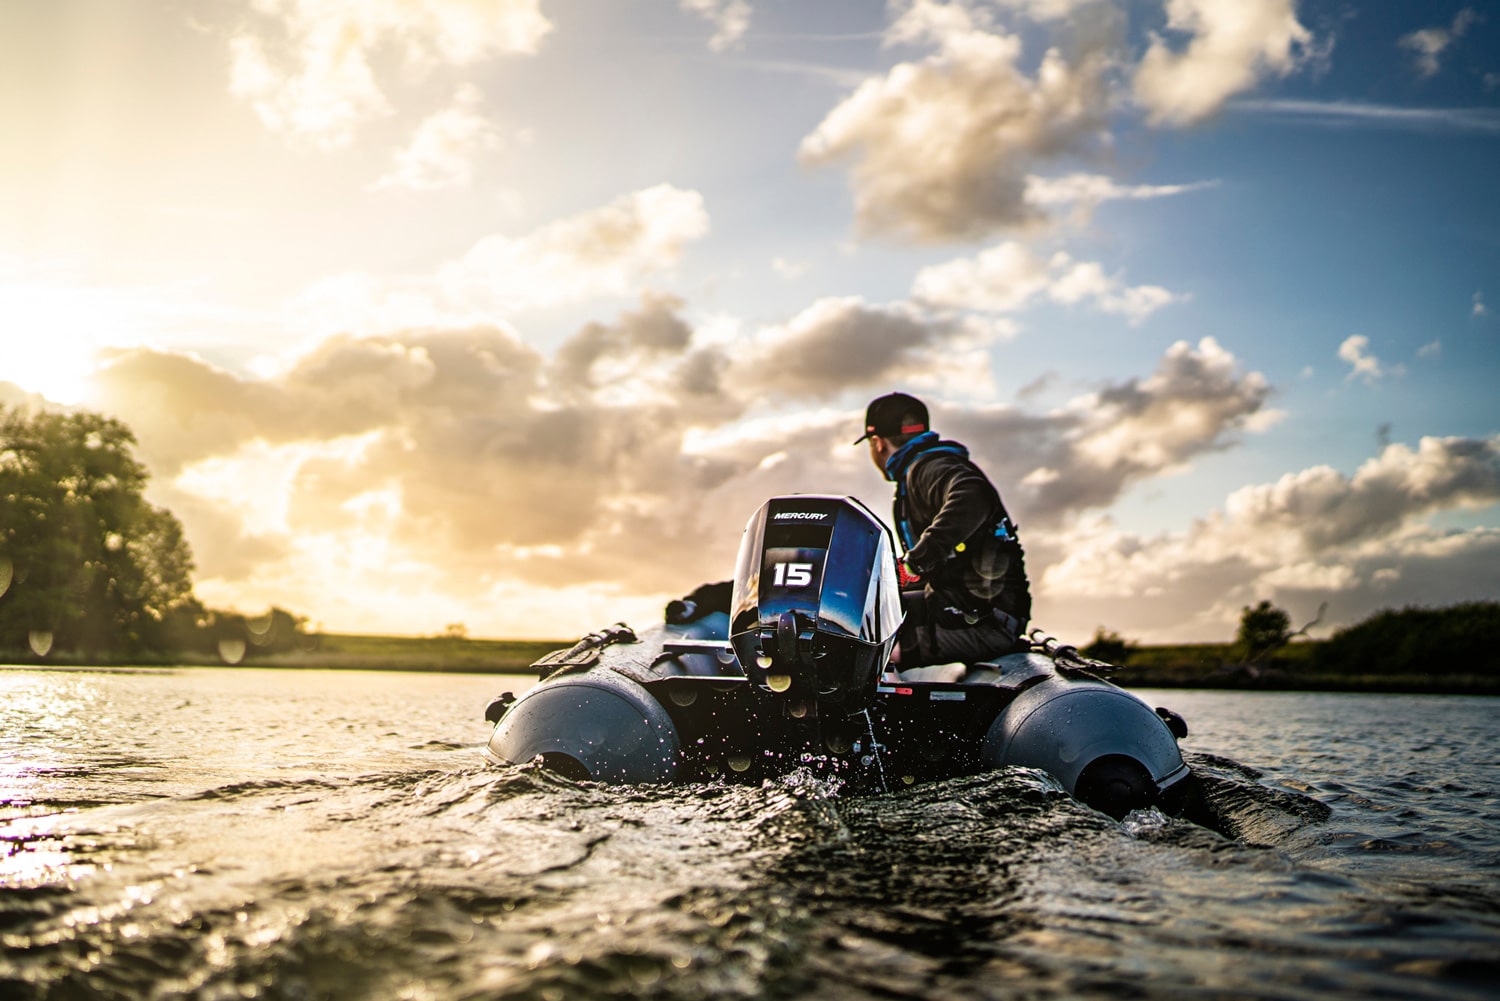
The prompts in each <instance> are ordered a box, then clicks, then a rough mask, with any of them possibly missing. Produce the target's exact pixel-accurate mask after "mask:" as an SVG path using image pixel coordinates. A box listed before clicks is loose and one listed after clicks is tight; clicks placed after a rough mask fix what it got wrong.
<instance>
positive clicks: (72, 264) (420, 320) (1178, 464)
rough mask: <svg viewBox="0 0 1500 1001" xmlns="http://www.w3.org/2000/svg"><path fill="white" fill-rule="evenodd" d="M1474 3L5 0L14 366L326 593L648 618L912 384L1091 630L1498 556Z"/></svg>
mask: <svg viewBox="0 0 1500 1001" xmlns="http://www.w3.org/2000/svg"><path fill="white" fill-rule="evenodd" d="M1467 9H1468V8H1466V7H1464V5H1463V4H1462V3H1455V4H1447V5H1438V6H1432V5H1390V4H1386V5H1362V4H1356V5H1355V7H1354V9H1353V10H1352V11H1351V10H1346V9H1345V7H1344V6H1341V5H1339V4H1336V3H1333V2H1332V0H1255V2H1253V3H1249V2H1241V0H1234V2H1230V0H1194V2H1192V3H1186V4H1184V3H1168V4H1163V3H1161V2H1160V0H1141V2H1136V0H1076V2H1075V0H1069V2H1056V0H1004V2H1001V0H948V2H943V0H898V2H895V3H892V4H889V5H886V4H872V3H867V2H858V0H834V2H828V3H818V4H806V3H794V2H783V0H751V2H748V3H735V4H707V3H702V2H696V0H694V2H688V0H650V2H645V3H639V4H620V3H611V2H607V0H578V2H570V3H560V2H557V3H554V2H551V0H496V2H492V3H482V4H476V3H473V2H470V0H422V2H420V3H401V4H392V3H380V4H347V3H335V2H329V0H284V2H276V3H265V2H250V0H236V2H231V3H227V4H220V5H210V6H209V7H206V8H203V9H197V8H195V9H194V10H193V11H192V12H191V13H189V12H187V11H186V10H185V9H184V8H181V7H180V6H178V5H172V4H132V5H121V4H115V3H111V2H107V0H53V2H48V3H44V4H9V5H5V6H4V7H3V9H0V95H3V96H0V129H3V130H4V144H3V148H4V150H5V152H4V153H3V154H0V218H3V219H4V220H5V224H4V225H3V226H0V404H5V405H17V406H56V407H72V406H78V407H85V408H89V409H95V410H100V411H103V412H105V413H108V414H111V415H113V416H116V417H118V418H120V419H121V420H123V421H124V422H125V423H126V424H128V425H129V426H130V427H131V429H132V430H133V431H134V433H135V435H136V437H137V439H138V442H139V444H138V455H139V457H140V458H141V460H142V461H143V462H145V463H146V465H147V466H148V468H149V469H150V471H151V474H152V480H151V485H150V488H149V496H150V498H151V500H152V501H153V503H156V504H159V505H163V506H165V507H167V508H169V509H170V510H171V511H172V512H173V513H174V514H176V515H177V516H178V517H179V518H180V519H181V521H182V522H183V524H184V526H185V528H186V532H187V537H188V541H189V543H190V545H191V547H192V550H193V553H194V558H195V562H196V567H197V568H196V572H195V578H194V579H195V581H196V584H197V592H198V594H199V596H200V597H202V598H203V599H204V600H205V601H208V602H209V603H210V604H214V605H218V606H222V607H236V608H241V609H244V610H247V611H258V610H261V609H264V608H265V607H266V606H268V605H270V604H276V605H280V606H282V607H285V608H288V609H289V610H291V611H293V612H295V613H297V614H300V615H306V616H308V617H309V618H310V619H311V620H312V621H314V622H316V623H318V624H320V625H321V626H322V627H324V628H327V629H332V630H343V631H370V632H400V633H436V632H440V631H441V630H442V629H443V628H445V626H447V625H448V624H451V623H459V622H462V623H464V624H466V626H467V628H468V630H469V633H470V634H471V635H476V636H517V637H521V636H546V637H563V636H569V635H573V634H578V633H582V632H585V631H588V630H590V629H593V628H596V627H597V626H599V625H600V624H603V623H607V622H611V621H615V620H617V619H621V618H626V617H628V616H629V615H637V616H647V617H649V616H651V615H655V614H658V613H659V610H660V606H661V604H662V603H663V602H664V601H665V600H667V599H668V598H670V597H672V596H675V595H678V594H681V593H685V592H686V591H688V590H691V589H692V588H693V587H694V586H696V585H697V584H699V583H701V582H703V581H705V580H712V579H722V578H723V577H725V576H727V575H728V574H729V573H730V572H731V570H732V561H733V557H734V553H735V549H736V546H737V544H738V540H739V535H740V532H741V529H742V527H743V525H744V522H745V519H746V518H747V517H748V516H749V515H750V514H751V513H752V512H753V511H754V510H755V509H756V507H757V506H758V505H759V504H760V503H761V502H762V501H763V500H764V499H765V498H766V497H767V496H769V495H772V494H776V493H789V492H823V493H839V494H851V495H854V496H857V497H859V498H860V499H861V500H862V501H864V502H865V503H866V504H868V505H869V506H870V507H872V508H873V509H874V510H876V511H880V512H885V511H887V510H888V509H889V508H888V505H889V490H890V485H889V484H887V483H885V482H884V481H883V480H882V479H881V478H880V474H879V473H878V472H877V471H876V470H875V469H873V468H872V467H871V465H870V462H869V457H868V455H867V454H866V453H865V451H864V449H863V448H851V447H850V446H849V442H850V441H852V440H853V439H854V437H855V436H856V435H857V434H858V426H859V423H860V415H861V413H862V410H863V407H864V404H865V402H866V401H867V400H868V399H869V398H870V397H872V396H874V395H877V394H880V393H884V392H887V391H890V390H892V389H903V390H906V391H909V392H913V393H916V394H917V395H920V396H922V397H924V398H925V399H927V400H928V401H929V403H930V404H931V406H932V410H933V413H934V419H935V424H936V427H937V429H938V430H939V431H941V432H943V433H944V434H945V435H947V436H951V437H953V438H955V439H958V440H960V441H962V442H964V443H965V444H967V445H968V446H969V447H970V448H971V449H972V450H973V453H974V455H975V457H976V458H977V459H978V460H979V461H980V463H981V464H982V465H983V466H984V467H985V468H986V470H987V471H988V472H989V473H990V475H991V476H992V478H993V479H994V480H995V481H996V483H997V484H998V486H999V487H1000V489H1001V491H1002V493H1003V494H1004V496H1005V499H1006V503H1007V506H1008V507H1009V509H1010V510H1011V512H1012V514H1013V515H1014V516H1015V518H1016V520H1017V521H1018V522H1019V523H1020V524H1021V525H1022V535H1023V539H1024V541H1025V544H1026V551H1027V562H1028V567H1029V568H1030V570H1031V574H1032V580H1033V584H1034V593H1035V596H1036V601H1037V613H1036V616H1035V621H1036V623H1037V624H1038V625H1040V626H1042V627H1043V628H1045V629H1047V630H1049V631H1051V632H1055V633H1058V634H1059V635H1064V636H1067V637H1069V638H1070V639H1073V640H1076V641H1084V640H1086V639H1087V638H1088V636H1089V635H1090V634H1091V633H1092V632H1093V630H1094V629H1095V628H1096V627H1097V626H1101V625H1102V626H1106V627H1108V628H1111V629H1115V630H1118V631H1120V632H1121V633H1122V634H1124V635H1126V636H1128V637H1131V638H1134V639H1140V640H1144V641H1165V640H1187V639H1222V638H1225V637H1227V636H1228V635H1230V634H1231V633H1232V631H1233V628H1234V623H1235V622H1236V621H1237V618H1238V615H1239V612H1240V610H1241V608H1243V607H1244V606H1246V605H1250V604H1253V603H1255V602H1256V601H1259V600H1261V599H1270V600H1273V601H1275V602H1277V603H1278V604H1280V605H1282V606H1284V607H1286V608H1287V609H1288V610H1289V611H1290V613H1291V614H1292V616H1293V618H1294V619H1297V620H1298V621H1299V623H1300V622H1301V621H1306V620H1308V619H1310V618H1312V616H1313V614H1315V612H1316V610H1317V608H1318V607H1319V605H1320V604H1322V603H1324V602H1327V603H1328V604H1329V613H1328V616H1327V619H1326V622H1327V623H1328V624H1329V625H1338V624H1342V623H1346V622H1351V621H1354V620H1357V619H1359V618H1361V617H1363V616H1365V615H1368V614H1369V613H1371V612H1372V611H1374V610H1376V609H1378V608H1382V607H1398V606H1402V605H1408V604H1426V605H1436V604H1444V603H1449V602H1454V601H1459V600H1467V599H1474V598H1495V597H1500V592H1497V587H1500V583H1497V580H1500V578H1497V577H1496V575H1495V574H1494V572H1493V569H1492V568H1493V567H1494V566H1495V565H1496V561H1497V560H1500V409H1497V407H1496V405H1495V393H1494V389H1493V386H1494V383H1495V381H1496V377H1497V376H1500V327H1497V325H1496V321H1495V316H1494V313H1493V307H1492V304H1493V303H1494V302H1495V301H1497V299H1500V287H1497V281H1500V279H1497V275H1500V236H1497V234H1500V200H1497V199H1496V198H1495V197H1494V165H1495V163H1497V162H1500V105H1497V96H1500V61H1497V58H1496V56H1495V53H1497V52H1500V44H1496V40H1497V39H1500V19H1496V18H1493V17H1491V18H1488V19H1486V18H1483V17H1478V16H1474V14H1473V13H1472V12H1470V13H1469V14H1465V13H1464V11H1466V10H1467ZM1454 24H1461V25H1462V26H1463V30H1462V31H1459V32H1455V31H1454V30H1453V27H1452V26H1453V25H1454ZM1413 39H1415V41H1413ZM1439 43H1441V44H1439Z"/></svg>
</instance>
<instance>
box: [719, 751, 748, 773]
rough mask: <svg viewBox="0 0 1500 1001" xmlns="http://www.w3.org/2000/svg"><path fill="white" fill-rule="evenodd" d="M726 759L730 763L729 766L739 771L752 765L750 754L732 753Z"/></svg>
mask: <svg viewBox="0 0 1500 1001" xmlns="http://www.w3.org/2000/svg"><path fill="white" fill-rule="evenodd" d="M725 760H726V761H727V762H728V763H729V767H730V768H732V769H734V770H735V771H737V772H742V771H744V770H745V769H747V768H749V767H750V755H748V754H731V755H730V756H729V757H728V758H726V759H725Z"/></svg>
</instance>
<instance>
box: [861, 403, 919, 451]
mask: <svg viewBox="0 0 1500 1001" xmlns="http://www.w3.org/2000/svg"><path fill="white" fill-rule="evenodd" d="M927 429H928V428H927V406H926V404H924V403H923V402H922V401H921V400H919V399H917V398H916V397H915V396H907V395H906V394H905V393H888V394H886V395H885V396H882V397H879V398H877V399H874V400H871V401H870V405H869V406H868V407H866V408H865V433H864V434H862V435H860V436H859V437H858V438H856V439H854V444H856V445H858V444H859V443H860V442H862V441H864V440H865V439H866V438H868V437H870V436H871V435H879V436H880V437H882V438H894V437H896V436H897V435H903V434H921V433H922V432H923V431H926V430H927Z"/></svg>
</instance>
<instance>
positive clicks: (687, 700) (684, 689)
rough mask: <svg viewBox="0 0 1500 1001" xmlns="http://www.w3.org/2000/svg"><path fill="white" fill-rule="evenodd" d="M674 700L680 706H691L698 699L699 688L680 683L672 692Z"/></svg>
mask: <svg viewBox="0 0 1500 1001" xmlns="http://www.w3.org/2000/svg"><path fill="white" fill-rule="evenodd" d="M670 694H671V697H672V701H673V702H674V703H676V704H677V705H679V706H690V705H692V704H693V703H694V702H697V701H698V689H697V688H694V687H693V686H692V685H678V686H676V687H674V688H673V689H672V690H671V692H670Z"/></svg>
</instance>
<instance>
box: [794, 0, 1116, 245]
mask: <svg viewBox="0 0 1500 1001" xmlns="http://www.w3.org/2000/svg"><path fill="white" fill-rule="evenodd" d="M886 42H887V44H888V45H930V46H932V47H934V48H935V50H936V51H934V52H933V53H932V54H931V55H929V56H927V57H926V58H924V59H922V60H920V61H917V62H902V63H899V64H897V65H896V66H894V67H893V68H892V69H891V70H890V71H889V72H888V73H887V74H886V75H884V76H883V77H876V78H871V79H869V80H866V81H865V82H864V83H862V84H861V85H860V86H859V87H858V89H856V90H855V91H854V93H853V94H851V95H850V96H849V97H848V98H846V99H845V100H844V101H843V102H842V103H840V104H839V105H838V106H837V107H835V108H834V109H833V111H831V112H829V114H828V115H827V117H825V118H824V119H823V121H822V122H821V123H820V124H819V125H818V127H817V128H816V129H815V130H813V132H812V133H811V134H809V135H808V136H807V137H805V138H804V139H803V140H802V144H801V147H800V149H799V157H800V159H801V160H802V162H804V163H807V164H811V165H814V166H822V165H827V164H832V163H837V162H843V161H846V160H855V161H857V162H856V163H855V166H854V168H853V173H852V179H851V183H852V187H853V191H854V199H855V212H856V219H857V222H858V225H859V227H860V229H861V230H862V231H864V232H866V233H872V234H879V235H884V236H895V237H906V238H913V239H917V240H923V241H931V242H937V241H945V240H955V239H970V238H974V237H979V236H983V235H985V234H987V233H990V232H993V231H995V230H997V229H1001V228H1006V227H1017V226H1024V225H1027V224H1030V223H1035V222H1037V221H1039V220H1040V219H1041V218H1042V214H1041V213H1040V211H1039V210H1038V209H1037V207H1036V206H1034V205H1031V204H1029V203H1028V202H1027V200H1026V191H1027V183H1028V181H1027V178H1028V175H1029V173H1030V172H1031V170H1032V168H1033V167H1034V166H1035V165H1036V164H1037V163H1039V162H1042V161H1046V160H1049V159H1052V158H1055V157H1058V156H1061V155H1063V154H1066V153H1070V152H1079V151H1082V150H1084V149H1085V148H1086V147H1087V146H1088V145H1089V144H1090V142H1092V141H1094V140H1097V139H1098V138H1099V137H1100V136H1101V134H1102V132H1103V128H1104V122H1105V113H1106V110H1107V92H1106V87H1105V79H1104V76H1105V71H1106V69H1107V66H1108V57H1107V54H1106V51H1105V49H1104V48H1103V47H1102V46H1092V47H1088V48H1086V49H1085V50H1084V51H1082V52H1081V53H1080V54H1079V55H1078V56H1077V57H1076V59H1075V60H1074V61H1073V62H1069V61H1068V60H1067V59H1066V58H1065V57H1064V56H1063V54H1062V53H1061V52H1060V51H1059V50H1057V49H1050V50H1048V51H1047V53H1046V54H1045V55H1044V56H1043V58H1042V61H1041V65H1040V66H1039V68H1038V70H1037V73H1036V76H1035V77H1028V76H1026V75H1025V74H1024V73H1023V72H1022V71H1021V69H1020V68H1019V66H1018V61H1019V59H1020V56H1021V40H1020V38H1019V36H1015V35H1007V34H1004V33H1002V32H999V31H997V30H995V29H994V27H993V24H992V22H991V21H990V18H989V15H988V13H987V12H986V11H985V10H983V9H982V8H971V7H969V6H966V5H962V4H942V3H937V2H935V0H914V2H912V3H911V4H909V5H908V6H906V7H905V9H904V10H903V12H902V13H901V15H900V16H899V17H898V18H897V19H896V21H895V22H894V23H893V24H892V25H891V27H890V29H889V31H888V32H887V34H886Z"/></svg>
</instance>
